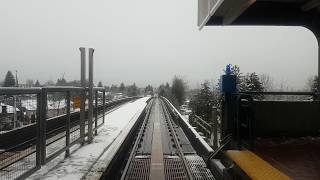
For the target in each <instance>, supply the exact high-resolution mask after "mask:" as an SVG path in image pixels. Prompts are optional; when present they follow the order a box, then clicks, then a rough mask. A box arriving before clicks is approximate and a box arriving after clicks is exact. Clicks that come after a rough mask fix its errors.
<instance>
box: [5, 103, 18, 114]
mask: <svg viewBox="0 0 320 180" xmlns="http://www.w3.org/2000/svg"><path fill="white" fill-rule="evenodd" d="M0 106H1V108H0V113H2V106H6V107H7V113H13V110H14V107H13V106H10V105H8V104H4V103H0ZM16 111H20V109H18V108H16Z"/></svg>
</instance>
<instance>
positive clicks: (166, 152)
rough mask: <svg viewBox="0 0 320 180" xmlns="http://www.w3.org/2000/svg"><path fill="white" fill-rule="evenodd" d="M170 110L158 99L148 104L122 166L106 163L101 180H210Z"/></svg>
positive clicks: (207, 171) (201, 158)
mask: <svg viewBox="0 0 320 180" xmlns="http://www.w3.org/2000/svg"><path fill="white" fill-rule="evenodd" d="M171 108H172V107H170V105H169V104H168V102H166V100H164V99H162V98H153V99H152V100H151V101H150V102H149V104H148V106H147V107H146V110H145V111H146V112H145V116H144V118H143V119H141V125H140V126H139V128H138V129H137V130H136V132H135V134H136V135H135V137H136V138H135V139H134V141H133V142H131V144H132V145H131V148H129V149H127V150H126V151H124V152H126V153H124V154H122V155H123V157H122V161H121V162H125V163H122V164H121V165H116V164H110V167H109V168H107V170H106V172H105V173H104V175H103V177H102V179H122V180H130V179H145V180H147V179H155V180H157V179H161V180H162V179H168V180H170V179H187V180H192V179H210V180H214V176H213V174H212V173H211V171H210V170H209V169H208V167H207V165H206V162H205V160H204V159H203V157H201V156H200V155H199V154H198V152H197V150H196V148H194V147H193V145H194V144H192V142H191V141H190V140H189V139H188V136H187V135H186V134H185V132H184V130H183V128H182V126H181V124H180V123H181V121H179V120H178V119H175V118H174V116H172V113H174V112H173V111H172V109H171ZM119 161H120V160H118V161H117V162H119ZM112 166H116V167H118V168H117V169H116V168H112Z"/></svg>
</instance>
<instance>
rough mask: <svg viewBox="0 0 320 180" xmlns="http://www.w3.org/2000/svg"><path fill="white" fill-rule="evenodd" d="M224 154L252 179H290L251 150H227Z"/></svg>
mask: <svg viewBox="0 0 320 180" xmlns="http://www.w3.org/2000/svg"><path fill="white" fill-rule="evenodd" d="M226 155H227V156H228V157H229V158H230V159H231V160H232V161H234V162H235V163H236V164H237V165H238V166H239V167H240V168H241V169H242V170H243V171H244V172H245V173H246V174H247V175H248V176H249V177H250V178H251V179H253V180H271V179H272V180H288V179H291V178H290V177H288V176H287V175H285V174H284V173H282V172H281V171H279V170H278V169H276V168H274V167H273V166H271V165H270V164H269V163H268V162H266V161H265V160H263V159H261V158H260V157H259V156H257V155H256V154H255V153H253V152H251V151H247V150H245V151H236V150H229V151H227V152H226Z"/></svg>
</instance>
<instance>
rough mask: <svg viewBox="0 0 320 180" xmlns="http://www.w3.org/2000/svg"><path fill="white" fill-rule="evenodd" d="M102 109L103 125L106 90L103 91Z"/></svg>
mask: <svg viewBox="0 0 320 180" xmlns="http://www.w3.org/2000/svg"><path fill="white" fill-rule="evenodd" d="M102 108H103V115H102V123H103V124H104V120H105V116H106V90H103V95H102Z"/></svg>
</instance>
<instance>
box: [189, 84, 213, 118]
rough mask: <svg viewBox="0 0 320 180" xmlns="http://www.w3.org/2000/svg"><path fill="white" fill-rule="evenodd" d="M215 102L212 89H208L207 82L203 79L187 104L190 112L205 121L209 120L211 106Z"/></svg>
mask: <svg viewBox="0 0 320 180" xmlns="http://www.w3.org/2000/svg"><path fill="white" fill-rule="evenodd" d="M215 104H216V100H215V96H214V93H213V91H212V90H211V89H210V86H209V82H208V81H205V82H204V83H203V84H201V89H200V91H199V92H198V93H197V94H196V95H194V96H193V97H192V99H191V101H190V104H189V106H190V107H191V109H192V112H193V113H194V114H196V115H198V116H199V117H201V118H202V119H204V120H205V121H209V120H210V117H211V110H212V107H213V106H214V105H215Z"/></svg>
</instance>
